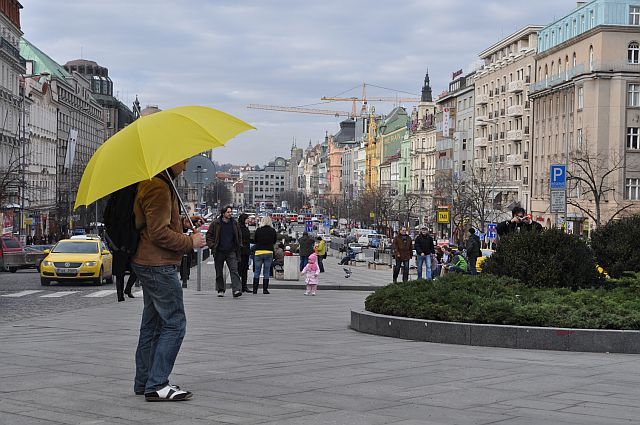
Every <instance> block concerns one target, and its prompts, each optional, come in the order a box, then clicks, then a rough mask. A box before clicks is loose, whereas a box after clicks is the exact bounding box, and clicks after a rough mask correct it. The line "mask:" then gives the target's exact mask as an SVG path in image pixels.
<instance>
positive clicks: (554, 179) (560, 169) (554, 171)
mask: <svg viewBox="0 0 640 425" xmlns="http://www.w3.org/2000/svg"><path fill="white" fill-rule="evenodd" d="M550 176H551V178H550V179H549V186H550V187H551V189H560V190H564V189H566V188H567V166H566V165H561V164H556V165H552V166H551V171H550Z"/></svg>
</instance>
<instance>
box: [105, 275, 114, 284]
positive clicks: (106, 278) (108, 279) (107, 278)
mask: <svg viewBox="0 0 640 425" xmlns="http://www.w3.org/2000/svg"><path fill="white" fill-rule="evenodd" d="M104 283H106V284H107V285H108V284H110V283H113V274H111V276H109V277H105V278H104Z"/></svg>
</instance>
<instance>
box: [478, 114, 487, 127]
mask: <svg viewBox="0 0 640 425" xmlns="http://www.w3.org/2000/svg"><path fill="white" fill-rule="evenodd" d="M488 119H489V116H488V115H478V116H477V117H476V125H481V126H486V125H487V124H488V122H487V120H488Z"/></svg>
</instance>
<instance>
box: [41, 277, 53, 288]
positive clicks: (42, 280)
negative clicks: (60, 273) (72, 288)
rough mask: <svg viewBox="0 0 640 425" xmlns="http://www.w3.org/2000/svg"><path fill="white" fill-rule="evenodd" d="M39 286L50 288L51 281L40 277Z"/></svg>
mask: <svg viewBox="0 0 640 425" xmlns="http://www.w3.org/2000/svg"><path fill="white" fill-rule="evenodd" d="M40 285H42V286H50V285H51V281H50V280H49V279H47V278H46V277H42V276H40Z"/></svg>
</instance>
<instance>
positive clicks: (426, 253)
mask: <svg viewBox="0 0 640 425" xmlns="http://www.w3.org/2000/svg"><path fill="white" fill-rule="evenodd" d="M413 246H414V249H415V250H416V267H417V268H418V279H422V265H423V264H424V265H425V267H426V269H427V280H431V255H432V254H435V253H436V251H435V249H434V245H433V238H432V237H431V235H430V234H429V231H428V230H427V228H426V227H423V228H422V229H420V234H419V235H418V236H417V237H416V239H415V241H414V242H413Z"/></svg>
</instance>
